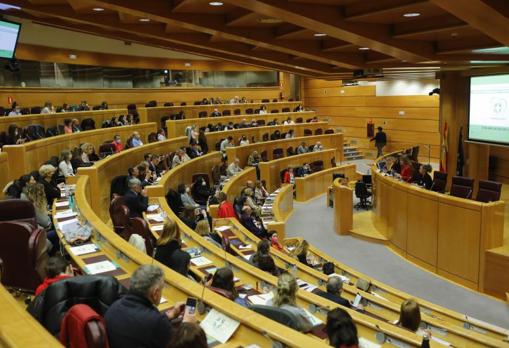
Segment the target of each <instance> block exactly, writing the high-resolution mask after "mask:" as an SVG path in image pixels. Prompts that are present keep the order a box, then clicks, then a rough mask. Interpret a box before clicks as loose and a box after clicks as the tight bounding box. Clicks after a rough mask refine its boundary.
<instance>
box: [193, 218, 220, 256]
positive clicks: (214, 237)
mask: <svg viewBox="0 0 509 348" xmlns="http://www.w3.org/2000/svg"><path fill="white" fill-rule="evenodd" d="M194 231H195V232H196V233H198V234H199V235H200V236H202V237H203V238H204V239H205V240H206V241H209V242H210V243H212V244H214V245H215V246H217V247H219V248H221V249H222V248H223V246H222V245H221V237H220V236H219V235H218V234H217V233H215V232H211V231H210V225H209V222H208V221H207V220H205V219H204V220H200V221H198V222H197V223H196V228H195V229H194Z"/></svg>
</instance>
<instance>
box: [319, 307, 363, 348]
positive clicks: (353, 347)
mask: <svg viewBox="0 0 509 348" xmlns="http://www.w3.org/2000/svg"><path fill="white" fill-rule="evenodd" d="M326 331H327V336H328V337H329V344H330V345H331V346H333V347H334V348H358V347H359V339H358V338H357V327H356V326H355V324H354V322H353V320H352V317H351V316H350V314H348V312H347V311H345V310H344V309H342V308H335V309H333V310H331V311H329V313H327V324H326Z"/></svg>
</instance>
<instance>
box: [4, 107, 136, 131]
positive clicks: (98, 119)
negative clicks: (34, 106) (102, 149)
mask: <svg viewBox="0 0 509 348" xmlns="http://www.w3.org/2000/svg"><path fill="white" fill-rule="evenodd" d="M120 115H127V109H111V110H92V111H76V112H59V113H56V114H31V115H21V116H7V117H0V132H3V131H7V129H8V128H9V125H11V124H16V125H17V126H18V127H25V126H28V125H31V124H39V125H41V126H43V127H44V128H49V127H56V126H59V125H63V124H64V120H65V119H67V118H69V119H73V118H76V119H78V121H80V123H81V121H83V120H84V119H86V118H92V119H93V120H94V121H95V126H96V127H97V128H99V127H101V124H102V123H103V121H106V120H111V118H112V117H118V116H120ZM140 122H141V123H144V122H146V121H145V120H143V119H140Z"/></svg>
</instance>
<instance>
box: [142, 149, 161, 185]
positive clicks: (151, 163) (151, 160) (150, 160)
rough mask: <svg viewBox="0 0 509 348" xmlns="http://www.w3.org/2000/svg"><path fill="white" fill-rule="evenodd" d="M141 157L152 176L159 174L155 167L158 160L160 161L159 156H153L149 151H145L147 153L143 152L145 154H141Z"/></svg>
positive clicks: (155, 176) (154, 177)
mask: <svg viewBox="0 0 509 348" xmlns="http://www.w3.org/2000/svg"><path fill="white" fill-rule="evenodd" d="M143 158H144V160H145V164H146V166H147V169H148V170H149V171H150V173H151V174H152V178H153V179H156V178H157V177H158V176H161V171H160V170H159V168H158V167H157V166H158V164H159V162H160V157H159V156H154V155H153V154H151V153H147V154H145V156H143Z"/></svg>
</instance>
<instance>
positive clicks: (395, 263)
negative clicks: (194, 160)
mask: <svg viewBox="0 0 509 348" xmlns="http://www.w3.org/2000/svg"><path fill="white" fill-rule="evenodd" d="M294 209H295V210H294V213H293V214H292V215H291V217H290V219H289V221H288V223H287V227H286V233H287V236H288V237H304V238H306V239H307V240H308V241H309V242H310V243H312V244H314V245H315V246H316V247H318V248H320V249H321V250H323V251H324V252H326V253H327V254H329V255H330V256H333V257H335V258H336V259H338V260H340V261H341V262H343V263H345V264H346V265H348V266H351V267H353V268H354V269H356V270H358V271H360V272H362V273H365V274H367V275H369V276H370V277H373V278H375V279H377V280H380V281H382V282H384V283H386V284H389V285H390V286H392V287H395V288H397V289H400V290H402V291H404V292H406V293H408V294H411V295H414V296H416V297H420V298H423V299H426V300H428V301H431V302H434V303H436V304H439V305H441V306H444V307H447V308H450V309H453V310H455V311H458V312H460V313H465V314H467V315H470V316H473V317H475V318H477V319H481V320H485V321H487V322H489V323H492V324H495V325H499V326H502V327H505V328H509V305H508V304H506V303H503V302H501V301H497V300H494V299H491V298H488V297H486V296H483V295H481V294H478V293H476V292H473V291H470V290H467V289H465V288H463V287H460V286H457V285H455V284H453V283H451V282H448V281H446V280H443V279H441V278H439V277H436V276H435V275H433V274H432V273H430V272H426V271H423V270H421V269H420V268H418V267H415V266H414V265H413V264H411V263H409V262H407V261H405V260H404V259H402V258H401V257H399V256H397V255H396V254H394V253H393V252H392V251H390V250H389V249H388V248H387V247H385V246H384V245H381V244H377V243H371V242H367V241H364V240H360V239H357V238H355V237H351V236H338V235H336V234H335V233H334V230H333V225H334V224H333V214H332V212H333V210H332V209H331V208H327V207H326V206H325V199H324V197H323V196H320V197H318V198H316V199H314V200H312V201H310V202H308V203H304V204H302V203H296V202H294Z"/></svg>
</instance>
